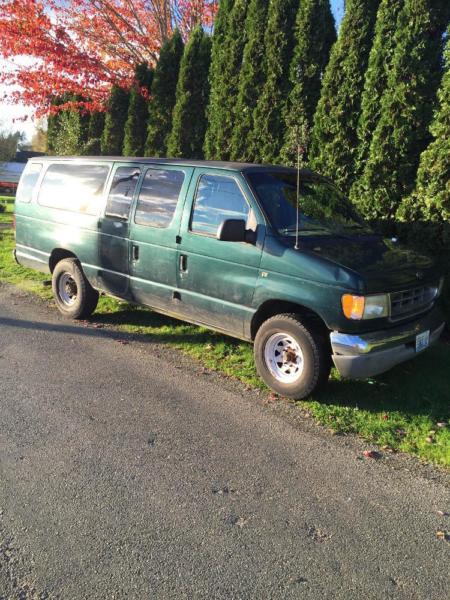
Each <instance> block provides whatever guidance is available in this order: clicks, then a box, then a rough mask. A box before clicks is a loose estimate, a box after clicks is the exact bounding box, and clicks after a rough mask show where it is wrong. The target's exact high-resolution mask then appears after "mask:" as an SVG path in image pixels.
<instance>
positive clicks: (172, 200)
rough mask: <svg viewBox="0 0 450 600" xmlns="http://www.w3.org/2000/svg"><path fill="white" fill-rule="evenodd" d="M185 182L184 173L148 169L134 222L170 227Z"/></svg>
mask: <svg viewBox="0 0 450 600" xmlns="http://www.w3.org/2000/svg"><path fill="white" fill-rule="evenodd" d="M183 181H184V173H183V171H172V170H170V171H169V170H166V169H148V171H147V172H146V174H145V177H144V181H143V182H142V187H141V190H140V192H139V198H138V202H137V207H136V215H135V217H134V222H135V223H138V224H139V225H148V226H150V227H168V226H169V225H170V223H171V221H172V218H173V215H174V213H175V209H176V207H177V203H178V196H179V195H180V192H181V187H182V185H183Z"/></svg>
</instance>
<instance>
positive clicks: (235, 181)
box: [14, 157, 444, 398]
mask: <svg viewBox="0 0 450 600" xmlns="http://www.w3.org/2000/svg"><path fill="white" fill-rule="evenodd" d="M297 198H298V199H299V201H297ZM15 219H16V248H15V250H14V255H15V258H16V260H17V262H19V263H20V264H21V265H24V266H26V267H31V268H34V269H38V270H41V271H44V272H50V273H51V274H52V285H53V292H54V295H55V300H56V304H57V306H58V308H59V310H60V311H61V312H62V313H63V314H64V315H65V316H67V317H69V318H71V319H80V318H85V317H87V316H89V315H90V314H91V313H92V312H93V311H94V310H95V308H96V305H97V301H98V296H99V292H101V293H106V294H110V295H112V296H116V297H118V298H122V299H125V300H127V301H129V302H133V303H137V304H142V305H145V306H149V307H151V308H152V309H154V310H156V311H159V312H161V313H164V314H167V315H171V316H174V317H177V318H180V319H183V320H186V321H189V322H191V323H196V324H199V325H204V326H206V327H209V328H211V329H215V330H218V331H220V332H222V333H225V334H228V335H231V336H234V337H237V338H241V339H243V340H248V341H252V342H254V353H255V362H256V366H257V369H258V372H259V374H260V376H261V377H262V379H263V380H264V381H265V382H266V383H267V385H268V386H269V387H271V388H272V389H273V390H275V391H276V392H278V393H280V394H282V395H284V396H288V397H291V398H304V397H306V396H308V395H309V394H311V393H312V391H313V390H314V389H316V387H317V386H318V385H319V384H322V383H324V382H325V381H326V380H327V379H328V376H329V373H330V368H331V366H332V364H333V362H334V364H335V366H336V367H337V369H338V370H339V372H340V373H341V374H342V375H343V376H345V377H352V378H364V377H369V376H372V375H376V374H378V373H382V372H383V371H386V370H387V369H390V368H391V367H393V366H394V365H396V364H398V363H400V362H402V361H405V360H407V359H409V358H411V357H413V356H415V355H416V354H418V353H420V352H422V351H423V350H424V349H425V348H427V347H428V346H430V345H431V344H433V343H434V342H436V341H437V339H438V338H439V336H440V334H441V332H442V330H443V328H444V322H443V318H442V316H441V314H440V312H439V309H438V307H437V306H436V301H437V299H438V296H439V294H440V291H441V289H442V285H443V279H442V277H440V273H439V272H438V271H437V270H436V267H435V265H434V264H433V261H432V260H431V259H429V258H427V257H425V256H423V255H421V254H420V253H418V252H414V251H412V250H408V249H405V248H402V247H400V246H399V244H398V243H397V241H396V240H395V239H392V240H386V239H383V238H382V236H380V235H379V234H377V233H376V232H374V231H372V230H371V229H370V228H369V227H368V226H367V225H366V224H365V223H364V222H363V221H362V219H361V218H360V217H359V216H358V214H357V213H356V211H355V209H354V208H353V207H352V206H351V205H350V203H349V202H348V201H347V199H346V198H345V197H344V196H343V195H342V194H341V193H340V192H339V191H338V190H337V189H336V187H335V186H334V185H333V184H332V183H331V182H330V181H329V180H327V179H325V178H324V177H321V176H319V175H317V174H315V173H313V172H311V171H308V170H302V171H300V172H299V173H297V171H296V170H294V169H289V168H284V167H276V166H268V165H264V166H263V165H253V164H243V163H225V162H206V161H187V160H171V159H153V158H149V159H143V158H136V159H127V158H105V157H101V158H100V157H97V158H85V157H83V158H55V157H49V158H35V159H32V160H30V161H29V162H28V164H27V167H26V169H25V171H24V173H23V175H22V178H21V180H20V184H19V188H18V191H17V200H16V215H15Z"/></svg>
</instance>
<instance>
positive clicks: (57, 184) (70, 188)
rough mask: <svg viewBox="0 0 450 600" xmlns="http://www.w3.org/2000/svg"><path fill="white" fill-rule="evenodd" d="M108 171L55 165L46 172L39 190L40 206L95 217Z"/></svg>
mask: <svg viewBox="0 0 450 600" xmlns="http://www.w3.org/2000/svg"><path fill="white" fill-rule="evenodd" d="M108 173H109V167H108V166H106V165H90V164H84V165H83V164H76V163H70V164H68V163H55V164H53V165H50V166H49V168H48V169H47V171H46V173H45V175H44V178H43V179H42V183H41V188H40V190H39V197H38V202H39V204H40V205H41V206H48V207H49V208H58V209H60V210H69V211H71V212H80V213H84V214H86V215H98V213H99V212H100V208H101V204H102V197H103V189H104V187H105V183H106V178H107V176H108Z"/></svg>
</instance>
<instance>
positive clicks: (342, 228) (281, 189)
mask: <svg viewBox="0 0 450 600" xmlns="http://www.w3.org/2000/svg"><path fill="white" fill-rule="evenodd" d="M247 177H248V179H249V180H250V183H251V184H252V187H253V189H254V191H255V193H256V195H257V196H258V198H259V200H260V202H261V204H262V206H263V208H264V210H265V212H266V214H267V216H268V218H269V220H270V222H271V224H272V226H273V227H275V229H276V230H277V231H278V233H279V234H280V235H283V236H287V237H289V236H295V234H296V230H297V210H296V198H297V173H296V172H295V171H292V172H282V171H273V172H270V171H259V172H254V173H247ZM299 209H300V211H299V232H300V234H301V235H333V234H336V233H346V234H348V233H349V232H354V233H370V229H369V227H368V226H367V225H366V224H365V223H364V221H363V219H362V217H360V216H359V215H358V213H357V211H356V210H355V209H354V207H353V206H352V205H351V204H350V201H349V200H348V199H347V198H346V197H345V195H344V194H343V193H342V192H340V191H339V190H338V189H337V188H336V187H335V186H334V185H332V184H331V183H329V182H328V181H326V180H325V179H322V178H320V177H314V175H312V174H308V175H307V176H305V175H303V174H301V175H300V197H299Z"/></svg>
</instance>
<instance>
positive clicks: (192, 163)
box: [30, 156, 313, 174]
mask: <svg viewBox="0 0 450 600" xmlns="http://www.w3.org/2000/svg"><path fill="white" fill-rule="evenodd" d="M67 160H77V161H83V162H84V161H86V160H88V161H91V160H92V161H100V162H101V161H103V160H105V161H115V162H124V163H139V164H153V165H154V164H159V165H180V166H184V167H199V168H205V167H210V168H214V169H227V170H231V171H240V172H243V171H250V170H269V169H270V170H277V171H284V170H286V171H288V170H289V171H291V170H292V167H283V166H280V165H271V164H265V165H262V164H256V163H245V162H232V161H230V162H228V161H219V160H189V159H182V158H149V157H145V158H134V157H133V158H129V157H126V156H44V157H43V156H40V157H39V158H32V159H30V162H43V161H44V162H49V161H50V162H58V161H67ZM301 172H302V173H303V174H307V173H311V174H312V173H313V171H311V170H309V169H301Z"/></svg>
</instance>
